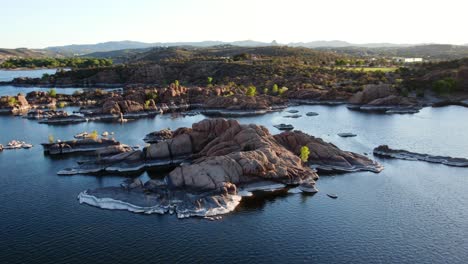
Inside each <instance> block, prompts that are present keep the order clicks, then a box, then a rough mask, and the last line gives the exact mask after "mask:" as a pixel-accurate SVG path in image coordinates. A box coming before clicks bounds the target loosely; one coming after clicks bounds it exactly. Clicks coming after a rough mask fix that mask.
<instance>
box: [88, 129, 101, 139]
mask: <svg viewBox="0 0 468 264" xmlns="http://www.w3.org/2000/svg"><path fill="white" fill-rule="evenodd" d="M89 138H91V139H93V140H97V139H98V138H99V133H98V132H97V131H96V130H93V132H91V134H89Z"/></svg>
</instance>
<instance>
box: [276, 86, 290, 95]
mask: <svg viewBox="0 0 468 264" xmlns="http://www.w3.org/2000/svg"><path fill="white" fill-rule="evenodd" d="M287 90H289V89H288V87H285V86H283V87H281V89H279V91H278V94H279V95H283V94H284V93H285V92H286V91H287Z"/></svg>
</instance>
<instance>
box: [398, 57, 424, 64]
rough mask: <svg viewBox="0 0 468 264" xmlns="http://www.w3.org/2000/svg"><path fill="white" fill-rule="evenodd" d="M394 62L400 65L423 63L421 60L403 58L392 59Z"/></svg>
mask: <svg viewBox="0 0 468 264" xmlns="http://www.w3.org/2000/svg"><path fill="white" fill-rule="evenodd" d="M393 60H394V61H395V62H401V63H416V62H423V59H422V58H403V57H393Z"/></svg>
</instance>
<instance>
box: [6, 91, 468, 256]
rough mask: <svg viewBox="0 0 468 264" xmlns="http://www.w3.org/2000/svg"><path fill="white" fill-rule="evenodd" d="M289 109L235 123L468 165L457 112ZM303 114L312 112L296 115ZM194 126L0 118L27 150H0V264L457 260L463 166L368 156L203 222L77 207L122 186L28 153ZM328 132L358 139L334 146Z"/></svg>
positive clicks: (466, 247) (172, 121)
mask: <svg viewBox="0 0 468 264" xmlns="http://www.w3.org/2000/svg"><path fill="white" fill-rule="evenodd" d="M0 89H1V87H0ZM291 109H297V110H299V111H300V112H299V113H300V114H302V115H303V116H302V117H301V118H298V119H288V118H284V117H283V116H284V115H287V113H285V112H283V113H271V114H268V115H264V116H260V117H249V118H241V119H239V120H240V122H242V123H257V124H262V125H265V126H266V127H268V128H269V129H270V131H271V132H272V133H278V132H279V131H278V130H276V129H275V128H273V127H272V125H274V124H278V123H290V124H293V125H294V126H295V127H296V129H300V130H303V131H305V132H307V133H309V134H311V135H314V136H317V137H322V138H324V139H325V140H326V141H330V142H333V143H334V144H336V145H337V146H339V147H340V148H342V149H346V150H351V151H354V152H358V153H372V149H373V148H374V147H376V146H377V145H379V144H388V145H390V146H391V147H395V148H404V149H408V150H413V151H417V152H424V153H431V154H443V155H451V156H460V157H466V158H468V136H467V134H466V131H468V122H466V121H465V120H466V117H467V116H468V109H466V108H461V107H445V108H438V109H431V108H425V109H423V110H422V111H421V112H420V113H418V114H415V115H375V114H365V113H360V112H353V111H349V110H348V109H347V108H346V107H344V106H336V107H328V106H298V107H291ZM69 110H72V109H69ZM309 111H315V112H317V113H319V116H316V117H307V116H305V113H306V112H309ZM204 118H205V117H204V116H202V115H198V116H193V117H178V116H176V115H162V116H157V117H156V118H152V119H140V120H137V121H134V122H129V123H126V124H123V125H121V124H117V123H82V124H76V125H68V126H47V125H41V124H38V123H37V122H36V121H30V120H27V119H23V118H21V117H12V116H0V143H3V144H5V143H7V142H8V141H9V140H12V139H21V140H24V141H27V142H31V143H33V144H34V145H35V146H34V147H33V148H32V149H30V150H15V151H11V150H10V151H3V153H0V190H1V192H0V237H1V243H0V256H1V260H0V262H1V263H130V262H131V263H164V262H166V263H167V262H169V263H174V262H201V263H205V262H224V263H243V262H255V263H271V262H276V263H277V262H281V263H304V262H306V263H309V262H313V263H467V262H468V220H467V219H468V210H467V208H468V169H463V168H452V167H447V166H443V165H436V164H429V163H424V162H413V161H401V160H390V159H378V158H376V159H377V160H378V161H379V162H381V163H382V164H383V165H384V166H385V170H384V171H383V172H381V173H380V174H374V173H368V172H365V173H350V174H340V175H322V176H321V178H320V179H319V181H318V182H317V187H318V189H319V190H320V192H319V193H318V194H316V195H314V196H305V195H302V194H275V195H272V194H265V195H260V196H257V197H256V198H245V199H243V201H242V203H241V205H240V206H239V207H238V208H237V210H236V211H235V212H232V213H231V214H228V215H225V216H224V217H223V219H222V220H220V221H215V222H210V221H206V220H203V219H198V218H190V219H183V220H179V219H177V218H176V217H175V216H173V215H172V216H171V215H163V216H161V215H139V214H133V213H130V212H127V211H109V210H102V209H98V208H95V207H91V206H87V205H80V204H79V203H78V201H77V200H76V196H77V195H78V193H79V192H81V191H83V190H85V189H90V188H98V187H104V186H115V185H118V184H119V183H120V182H121V181H122V180H123V178H122V177H120V176H116V175H114V176H113V175H110V176H102V177H95V176H82V175H78V176H71V177H63V176H57V175H56V172H57V171H58V170H60V169H62V168H65V167H70V166H73V165H74V164H75V162H76V160H77V159H78V158H76V157H75V158H73V157H72V158H58V159H52V158H50V157H47V156H44V155H43V153H42V148H41V146H40V145H39V143H41V142H46V141H47V137H48V135H49V134H52V135H54V137H55V138H56V139H62V140H65V139H70V138H71V137H72V136H73V135H74V134H76V133H78V132H82V131H92V130H98V131H99V132H103V131H109V132H111V131H112V132H115V135H116V138H117V139H119V140H120V141H122V142H124V143H127V144H131V145H136V144H140V145H144V142H143V141H142V139H143V137H144V136H145V134H146V133H148V132H151V131H154V130H159V129H163V128H167V127H170V128H173V129H175V128H177V127H181V126H191V124H192V123H193V122H197V121H199V120H202V119H204ZM340 132H353V133H356V134H357V135H358V136H357V137H354V138H341V137H339V136H337V135H336V134H337V133H340ZM370 155H371V156H372V154H370ZM140 177H142V178H143V179H148V177H154V175H148V174H147V173H144V174H142V175H141V176H140ZM326 193H336V194H338V196H339V198H338V199H336V200H334V199H330V198H328V197H327V196H326Z"/></svg>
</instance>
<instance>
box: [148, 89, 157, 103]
mask: <svg viewBox="0 0 468 264" xmlns="http://www.w3.org/2000/svg"><path fill="white" fill-rule="evenodd" d="M157 98H158V93H157V92H155V91H154V92H147V93H146V100H155V101H156V99H157Z"/></svg>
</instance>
